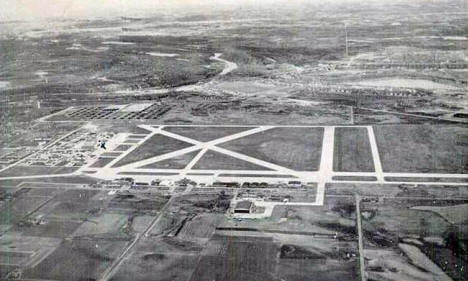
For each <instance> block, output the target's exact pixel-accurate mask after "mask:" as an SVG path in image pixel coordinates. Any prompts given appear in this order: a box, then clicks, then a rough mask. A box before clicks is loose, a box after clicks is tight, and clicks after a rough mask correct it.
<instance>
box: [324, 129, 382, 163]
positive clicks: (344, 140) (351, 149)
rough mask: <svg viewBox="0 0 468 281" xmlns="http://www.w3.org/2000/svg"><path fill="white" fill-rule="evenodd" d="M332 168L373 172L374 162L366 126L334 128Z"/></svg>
mask: <svg viewBox="0 0 468 281" xmlns="http://www.w3.org/2000/svg"><path fill="white" fill-rule="evenodd" d="M334 146H335V149H334V155H333V170H334V171H339V172H373V171H374V162H373V160H372V152H371V149H370V143H369V137H368V135H367V129H366V128H353V127H349V128H347V127H337V128H335V144H334Z"/></svg>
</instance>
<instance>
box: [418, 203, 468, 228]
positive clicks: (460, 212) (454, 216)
mask: <svg viewBox="0 0 468 281" xmlns="http://www.w3.org/2000/svg"><path fill="white" fill-rule="evenodd" d="M412 209H413V210H420V211H429V212H433V213H436V214H438V215H440V216H441V217H443V218H444V219H446V220H447V221H448V222H450V223H452V224H466V223H468V204H461V205H455V206H446V207H438V206H416V207H413V208H412Z"/></svg>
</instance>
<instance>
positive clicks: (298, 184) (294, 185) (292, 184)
mask: <svg viewBox="0 0 468 281" xmlns="http://www.w3.org/2000/svg"><path fill="white" fill-rule="evenodd" d="M288 186H289V187H291V188H300V187H302V182H300V181H289V182H288Z"/></svg>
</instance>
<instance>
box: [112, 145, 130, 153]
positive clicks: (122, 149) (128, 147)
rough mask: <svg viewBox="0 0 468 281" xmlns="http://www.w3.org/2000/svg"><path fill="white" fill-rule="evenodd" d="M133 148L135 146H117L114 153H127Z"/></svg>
mask: <svg viewBox="0 0 468 281" xmlns="http://www.w3.org/2000/svg"><path fill="white" fill-rule="evenodd" d="M132 147H133V145H129V144H121V145H119V146H117V147H116V148H114V152H115V151H127V150H129V149H130V148H132Z"/></svg>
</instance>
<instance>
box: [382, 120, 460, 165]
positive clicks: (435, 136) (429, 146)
mask: <svg viewBox="0 0 468 281" xmlns="http://www.w3.org/2000/svg"><path fill="white" fill-rule="evenodd" d="M374 131H375V135H376V138H377V145H378V148H379V154H380V159H381V161H382V166H383V170H384V171H385V172H414V173H458V174H463V173H466V172H467V167H468V157H467V156H466V155H468V146H467V145H466V144H465V142H464V141H463V140H464V138H466V129H465V128H463V127H454V126H430V125H407V126H375V127H374Z"/></svg>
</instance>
